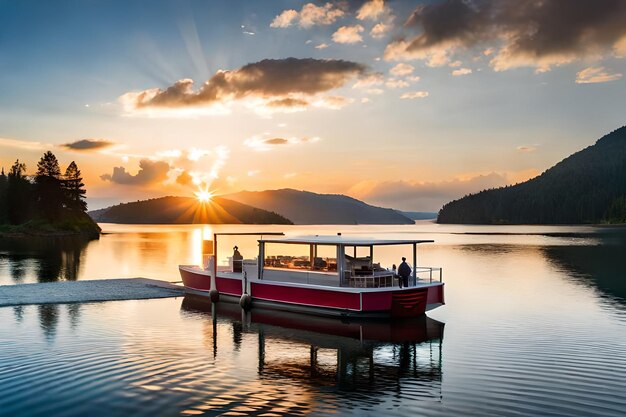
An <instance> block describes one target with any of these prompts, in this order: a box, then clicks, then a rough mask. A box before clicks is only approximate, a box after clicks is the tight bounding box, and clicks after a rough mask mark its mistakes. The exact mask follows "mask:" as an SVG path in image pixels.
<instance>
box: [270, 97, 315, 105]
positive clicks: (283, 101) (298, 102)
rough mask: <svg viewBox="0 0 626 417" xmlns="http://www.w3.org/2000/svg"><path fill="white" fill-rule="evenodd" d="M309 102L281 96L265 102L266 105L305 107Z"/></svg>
mask: <svg viewBox="0 0 626 417" xmlns="http://www.w3.org/2000/svg"><path fill="white" fill-rule="evenodd" d="M308 105H309V102H308V101H306V100H302V99H299V98H289V97H288V98H281V99H277V100H271V101H268V102H267V103H266V106H268V107H306V106H308Z"/></svg>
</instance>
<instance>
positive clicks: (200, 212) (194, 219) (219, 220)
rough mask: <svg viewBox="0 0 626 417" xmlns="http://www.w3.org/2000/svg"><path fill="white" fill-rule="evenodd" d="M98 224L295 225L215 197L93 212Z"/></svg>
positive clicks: (158, 200)
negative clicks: (205, 199)
mask: <svg viewBox="0 0 626 417" xmlns="http://www.w3.org/2000/svg"><path fill="white" fill-rule="evenodd" d="M88 214H89V215H90V216H91V217H92V218H93V219H94V220H95V221H97V222H105V223H139V224H190V223H194V224H195V223H201V224H238V223H244V224H292V223H291V222H290V221H289V220H288V219H286V218H284V217H282V216H280V215H278V214H276V213H272V212H269V211H266V210H261V209H258V208H256V207H251V206H249V205H246V204H242V203H238V202H236V201H232V200H228V199H225V198H220V197H213V198H212V199H211V201H209V202H208V203H200V202H198V200H197V199H195V198H191V197H161V198H154V199H151V200H144V201H137V202H134V203H125V204H118V205H116V206H112V207H107V208H103V209H100V210H94V211H90V212H89V213H88Z"/></svg>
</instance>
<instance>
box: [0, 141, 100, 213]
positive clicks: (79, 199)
mask: <svg viewBox="0 0 626 417" xmlns="http://www.w3.org/2000/svg"><path fill="white" fill-rule="evenodd" d="M85 194H86V191H85V184H83V178H82V176H81V172H80V170H79V169H78V166H77V165H76V163H75V162H74V161H72V162H71V163H70V164H69V166H68V167H67V169H66V170H65V175H61V169H60V167H59V161H58V160H57V158H56V156H54V154H53V153H52V152H50V151H47V152H46V153H44V155H43V156H42V157H41V159H40V160H39V162H38V163H37V172H36V174H35V175H34V177H28V176H26V165H25V164H24V163H22V162H20V160H19V159H18V160H16V161H15V163H14V164H13V165H12V166H11V168H10V170H9V172H8V175H5V173H4V169H3V170H2V172H1V173H0V224H11V225H20V224H24V223H27V222H29V221H31V220H37V221H40V220H44V221H45V223H48V224H49V223H56V222H58V221H66V220H70V223H71V222H73V221H79V222H84V220H85V218H87V219H88V217H87V216H85V215H84V213H85V212H86V211H87V203H86V202H85Z"/></svg>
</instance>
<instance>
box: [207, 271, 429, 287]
mask: <svg viewBox="0 0 626 417" xmlns="http://www.w3.org/2000/svg"><path fill="white" fill-rule="evenodd" d="M217 275H218V277H220V278H230V279H238V280H241V279H242V274H241V273H239V272H231V271H218V273H217ZM306 275H309V277H308V281H307V278H305V277H300V279H299V280H294V277H293V276H291V277H289V279H287V277H285V278H281V277H272V278H264V279H262V280H258V279H250V280H249V281H250V282H255V283H261V284H264V283H267V284H270V283H271V284H275V283H280V284H281V285H286V286H293V287H306V288H319V287H328V288H332V289H333V290H337V289H339V290H341V291H345V292H377V291H381V290H385V289H389V290H397V289H398V288H399V285H398V280H397V279H395V280H394V285H390V286H381V287H368V286H354V287H349V286H341V285H339V283H338V282H337V279H336V277H335V278H334V279H333V280H331V279H330V278H327V277H323V276H321V275H324V274H320V273H319V272H311V273H310V274H306ZM207 276H208V272H207ZM359 278H365V279H367V278H371V277H359ZM433 285H441V282H438V281H437V282H434V281H433V282H430V280H426V279H418V280H417V283H416V285H411V286H409V287H408V288H420V287H430V286H433Z"/></svg>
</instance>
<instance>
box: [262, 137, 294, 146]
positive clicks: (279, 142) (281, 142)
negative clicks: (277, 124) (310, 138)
mask: <svg viewBox="0 0 626 417" xmlns="http://www.w3.org/2000/svg"><path fill="white" fill-rule="evenodd" d="M263 143H264V144H266V145H284V144H286V143H289V141H288V140H287V139H284V138H273V139H266V140H264V141H263Z"/></svg>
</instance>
